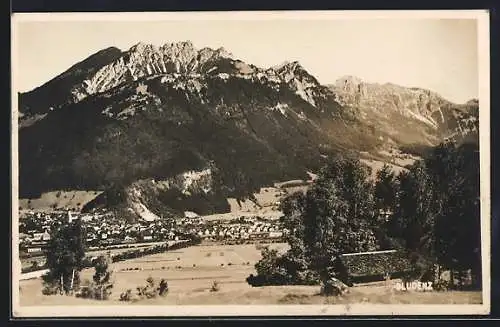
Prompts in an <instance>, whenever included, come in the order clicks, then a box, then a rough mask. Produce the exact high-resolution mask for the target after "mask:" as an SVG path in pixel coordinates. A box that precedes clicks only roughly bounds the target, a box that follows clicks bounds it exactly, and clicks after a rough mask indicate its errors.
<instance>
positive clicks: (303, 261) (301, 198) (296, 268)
mask: <svg viewBox="0 0 500 327" xmlns="http://www.w3.org/2000/svg"><path fill="white" fill-rule="evenodd" d="M305 201H306V197H305V195H304V194H303V193H301V192H298V193H294V194H292V195H290V196H288V197H286V198H285V199H284V200H283V201H282V202H281V204H280V210H281V211H282V212H283V216H282V217H281V223H282V224H283V228H284V229H285V230H286V231H287V234H286V236H285V240H286V242H287V243H288V244H289V246H290V249H289V250H288V251H287V252H286V253H285V255H284V257H283V264H284V266H285V269H286V270H287V271H288V273H289V274H290V275H291V278H292V280H294V281H295V283H306V284H308V283H312V282H314V279H315V278H314V276H311V271H310V270H309V268H310V267H309V266H310V260H309V258H308V257H307V249H306V244H305V240H304V227H305V225H304V220H303V218H304V207H305Z"/></svg>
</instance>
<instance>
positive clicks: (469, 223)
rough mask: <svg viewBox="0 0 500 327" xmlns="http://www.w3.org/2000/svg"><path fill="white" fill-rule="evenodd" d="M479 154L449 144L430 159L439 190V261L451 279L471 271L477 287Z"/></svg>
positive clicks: (470, 146) (472, 148) (468, 147)
mask: <svg viewBox="0 0 500 327" xmlns="http://www.w3.org/2000/svg"><path fill="white" fill-rule="evenodd" d="M478 152H479V151H478V148H477V146H476V145H473V144H463V145H460V146H457V145H455V144H453V143H451V142H450V143H446V144H442V145H440V146H439V147H437V148H436V149H435V150H434V151H433V153H432V155H431V156H430V157H429V158H428V159H427V162H428V166H429V171H430V174H432V176H433V180H434V187H435V189H436V192H435V198H434V201H435V206H436V211H437V219H436V226H435V233H436V239H437V242H436V250H437V251H436V255H437V260H438V262H439V264H440V265H442V266H443V267H444V268H446V269H450V270H451V272H452V275H453V272H454V271H458V272H459V273H462V272H464V271H466V270H468V269H471V271H472V275H473V279H474V282H475V283H476V285H477V286H478V285H479V284H480V275H481V253H480V248H481V241H480V201H479V199H480V194H479V156H478Z"/></svg>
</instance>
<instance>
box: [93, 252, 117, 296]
mask: <svg viewBox="0 0 500 327" xmlns="http://www.w3.org/2000/svg"><path fill="white" fill-rule="evenodd" d="M109 263H110V260H109V258H106V257H105V256H99V257H98V258H97V259H96V262H95V263H94V269H95V273H94V276H92V279H93V280H94V283H95V284H96V290H95V291H96V294H94V297H95V298H97V299H98V300H107V299H108V297H109V295H110V294H111V288H112V287H113V284H112V283H111V275H112V272H111V271H110V270H109Z"/></svg>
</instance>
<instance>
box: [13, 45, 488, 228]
mask: <svg viewBox="0 0 500 327" xmlns="http://www.w3.org/2000/svg"><path fill="white" fill-rule="evenodd" d="M346 80H347V79H346ZM347 81H348V82H346V83H343V82H342V80H340V81H339V82H338V83H337V85H335V86H325V85H321V84H320V83H319V82H318V80H317V79H316V78H315V77H314V76H312V75H311V74H309V73H308V72H307V70H306V69H305V68H304V67H302V66H301V65H300V63H299V62H296V61H295V62H284V63H283V64H281V65H279V66H274V67H270V68H259V67H256V66H254V65H251V64H247V63H244V62H242V61H241V60H238V59H236V58H234V57H233V56H232V55H231V54H230V53H229V52H227V51H226V50H225V49H223V48H220V49H216V50H213V49H210V48H203V49H196V48H195V47H194V46H193V44H192V43H191V42H179V43H168V44H165V45H163V46H160V47H156V46H153V45H148V44H143V43H138V44H137V45H134V46H133V47H131V48H130V49H129V50H128V51H124V52H122V51H120V50H118V49H116V48H108V49H106V50H103V51H100V52H98V53H96V54H95V55H93V56H91V57H89V58H87V59H85V60H84V61H82V62H80V63H78V64H76V65H75V66H73V67H71V68H70V69H68V71H66V72H65V73H63V74H61V75H60V76H58V77H56V78H54V79H53V80H51V81H49V82H47V83H46V84H44V85H42V86H41V87H39V88H37V89H35V90H33V91H31V92H27V93H23V94H20V95H19V111H20V113H21V115H20V121H19V122H20V124H19V126H20V130H19V160H20V161H19V168H20V180H19V186H20V195H21V197H33V196H36V195H37V194H39V193H41V192H45V191H49V190H56V189H82V190H85V189H92V190H94V189H95V190H102V191H104V192H103V193H102V194H101V195H100V196H99V197H98V198H96V199H95V201H93V202H92V203H89V204H88V205H87V206H86V207H85V208H84V209H85V210H92V209H93V208H96V207H102V206H105V207H112V208H115V209H116V210H120V212H122V213H123V214H125V213H127V212H128V213H130V215H131V217H132V218H133V217H140V218H143V219H150V218H152V217H153V218H154V217H160V216H164V215H165V214H166V213H168V214H171V215H175V214H176V213H178V212H181V211H185V210H190V211H198V212H199V213H201V212H203V213H211V212H216V211H221V210H222V211H224V210H227V209H228V205H227V203H225V199H226V197H229V196H230V197H236V198H241V199H242V198H246V197H248V196H250V195H251V194H252V192H254V191H256V190H258V189H259V188H260V187H262V186H265V185H271V184H272V183H273V182H277V181H283V180H286V179H297V178H304V179H305V178H307V174H306V173H307V172H308V171H317V170H318V169H319V168H320V167H321V166H322V165H323V164H324V162H325V160H327V158H328V157H329V156H330V155H331V154H333V153H336V152H345V151H358V152H360V151H362V152H363V153H365V152H368V153H374V154H375V153H378V152H379V150H380V149H383V148H386V147H398V146H404V145H408V144H423V145H428V144H436V143H437V142H439V141H440V140H442V139H443V138H444V137H445V136H447V135H448V134H450V135H451V134H452V133H453V132H455V131H456V129H457V128H461V127H462V125H460V124H462V123H458V124H459V125H457V123H456V121H458V120H460V121H462V120H467V119H469V120H470V121H472V118H470V117H473V115H472V116H471V115H470V114H469V112H470V111H471V110H472V109H471V108H478V107H477V103H469V104H466V105H464V107H463V108H462V107H460V106H455V105H451V104H448V102H445V100H442V99H441V98H440V97H438V96H437V95H433V94H431V93H430V92H428V91H423V90H420V91H416V90H413V89H405V88H402V87H397V86H381V89H380V90H379V89H378V88H377V87H375V86H360V85H361V83H357V82H352V81H351V80H347ZM356 83H357V84H356ZM426 92H427V93H426ZM420 94H422V96H420ZM426 94H427V96H426ZM415 99H419V100H418V101H417V100H415ZM419 101H420V102H419ZM426 101H427V102H426ZM428 103H430V104H428ZM447 105H448V106H449V108H448V107H447ZM438 106H439V108H440V110H438V109H436V108H437V107H438ZM472 111H473V110H472ZM440 112H442V113H443V116H444V119H441V120H439V118H440V116H437V114H439V113H440ZM454 115H456V116H454ZM453 117H455V118H453ZM457 126H458V127H457ZM193 176H204V177H203V178H202V180H203V182H202V183H201V182H196V183H194V184H192V185H191V184H190V185H191V186H186V183H188V184H189V183H191V182H192V180H193ZM195 179H196V178H195ZM186 181H191V182H186ZM200 183H201V184H200ZM193 185H195V186H193Z"/></svg>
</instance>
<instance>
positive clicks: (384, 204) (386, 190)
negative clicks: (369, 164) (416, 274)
mask: <svg viewBox="0 0 500 327" xmlns="http://www.w3.org/2000/svg"><path fill="white" fill-rule="evenodd" d="M397 193H398V183H397V177H396V174H395V173H394V171H393V170H392V169H391V168H390V166H389V165H387V164H385V165H384V166H383V167H382V169H381V170H379V171H378V172H377V175H376V180H375V188H374V200H375V209H376V210H375V211H376V214H377V215H378V216H377V218H378V219H377V226H376V228H375V233H376V235H377V240H378V242H379V245H380V247H381V248H382V249H393V248H397V247H400V244H399V243H398V241H397V238H395V237H397V236H398V234H399V232H398V229H397V225H395V222H394V219H393V217H394V212H395V211H396V205H397V199H396V197H397Z"/></svg>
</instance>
